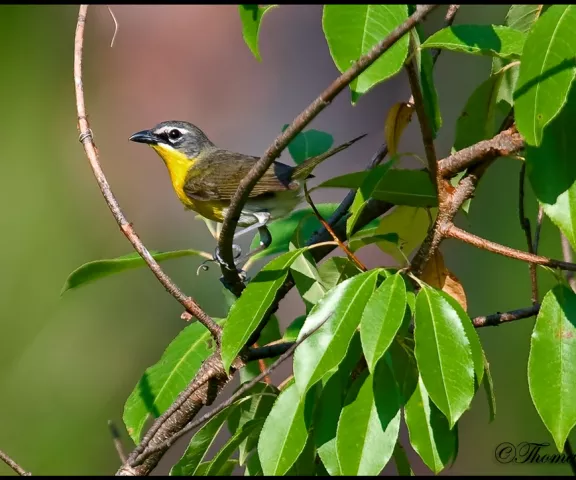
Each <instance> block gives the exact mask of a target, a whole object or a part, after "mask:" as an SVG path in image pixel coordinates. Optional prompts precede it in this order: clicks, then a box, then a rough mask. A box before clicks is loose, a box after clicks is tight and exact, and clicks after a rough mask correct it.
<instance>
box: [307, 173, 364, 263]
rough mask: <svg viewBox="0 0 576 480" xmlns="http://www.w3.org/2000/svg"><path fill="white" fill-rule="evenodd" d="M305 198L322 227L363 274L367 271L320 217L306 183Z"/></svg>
mask: <svg viewBox="0 0 576 480" xmlns="http://www.w3.org/2000/svg"><path fill="white" fill-rule="evenodd" d="M304 196H305V197H306V201H307V202H308V204H309V205H310V207H311V208H312V211H313V212H314V215H316V218H317V219H318V221H319V222H320V223H321V224H322V226H323V227H324V228H325V229H326V231H327V232H328V233H329V234H330V235H331V236H332V238H333V239H334V241H335V242H336V243H337V244H338V246H339V247H340V248H341V249H342V250H343V251H344V253H345V254H346V255H347V256H348V258H349V259H350V260H352V261H353V262H354V263H355V264H356V266H357V267H358V268H359V269H360V270H362V271H363V272H365V271H366V266H365V265H364V264H363V263H362V262H361V261H360V260H358V258H357V257H356V255H354V254H353V253H352V252H351V251H350V249H349V248H348V247H347V246H346V244H345V243H343V242H342V241H341V240H340V239H339V238H338V236H337V235H336V234H335V233H334V230H332V227H331V226H330V225H328V223H327V222H326V220H324V218H323V217H322V215H320V212H319V211H318V209H317V208H316V205H314V202H313V201H312V199H311V198H310V193H309V192H308V187H307V186H306V183H304Z"/></svg>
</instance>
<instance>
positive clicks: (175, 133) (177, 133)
mask: <svg viewBox="0 0 576 480" xmlns="http://www.w3.org/2000/svg"><path fill="white" fill-rule="evenodd" d="M168 136H169V137H170V139H171V140H177V139H178V138H180V137H181V136H182V132H181V131H180V130H177V129H175V128H174V129H173V130H170V131H169V132H168Z"/></svg>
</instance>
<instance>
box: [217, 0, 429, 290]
mask: <svg viewBox="0 0 576 480" xmlns="http://www.w3.org/2000/svg"><path fill="white" fill-rule="evenodd" d="M437 7H438V5H426V6H422V7H421V8H419V9H418V10H417V11H416V12H415V13H414V14H412V15H411V16H410V17H409V18H408V19H407V20H406V21H405V22H404V23H403V24H402V25H400V26H399V27H397V28H396V29H394V30H393V31H392V32H391V33H390V34H389V35H388V36H387V37H386V38H385V39H384V40H382V41H380V42H379V43H378V44H377V45H376V46H374V47H373V48H372V50H370V52H368V53H367V54H366V55H363V56H362V57H360V59H358V61H356V62H355V63H354V64H353V65H352V66H351V67H350V68H349V69H348V70H346V72H344V73H343V74H342V75H341V76H340V77H338V78H337V79H336V80H335V81H334V82H333V83H332V84H331V85H330V86H329V87H328V88H327V89H326V90H324V92H322V93H321V94H320V96H319V97H318V98H317V99H316V100H314V101H313V102H312V103H311V104H310V105H309V106H308V107H307V108H306V109H305V110H304V111H303V112H302V113H301V114H300V115H298V116H297V117H296V118H295V119H294V121H293V122H292V124H291V125H290V126H289V127H288V128H287V129H286V130H285V131H284V132H283V133H282V134H280V135H279V136H278V137H277V138H276V140H274V142H273V143H272V145H271V146H270V147H269V148H268V150H266V152H265V153H264V155H263V156H262V157H261V158H260V159H259V160H258V161H257V162H256V164H255V165H254V166H253V167H252V169H251V170H250V171H249V172H248V175H246V177H244V178H243V179H242V181H241V182H240V184H239V186H238V189H237V190H236V193H235V194H234V197H233V198H232V201H231V203H230V207H229V209H228V211H227V213H226V217H225V219H224V223H223V225H222V230H221V232H220V237H219V240H218V247H219V250H220V254H221V255H222V258H223V260H224V261H225V263H226V264H228V266H229V267H226V266H223V267H222V275H223V277H224V279H225V281H226V283H228V284H230V285H236V284H238V283H239V282H240V277H239V276H238V272H237V271H236V269H235V268H233V265H234V259H233V255H232V238H233V236H234V231H235V230H236V225H237V224H238V219H239V217H240V212H241V210H242V208H243V207H244V204H245V202H246V200H247V198H248V195H249V194H250V192H251V191H252V188H254V186H255V185H256V183H257V182H258V180H259V179H260V178H261V177H262V175H264V173H265V172H266V171H267V170H268V168H269V167H270V165H271V164H272V162H273V161H274V160H275V159H276V158H277V157H278V156H279V155H280V154H281V153H282V151H283V150H284V149H285V148H286V146H287V145H288V144H289V143H290V141H291V140H292V139H293V138H294V137H295V136H296V135H297V134H298V133H299V132H301V131H302V130H303V129H304V128H305V127H306V126H307V125H308V124H309V123H310V122H311V121H312V120H313V119H314V118H315V117H316V116H317V115H318V114H319V113H320V112H321V111H322V110H324V109H325V108H326V107H327V106H328V105H330V103H331V102H332V100H334V98H335V97H336V96H337V95H338V94H339V93H340V92H341V91H342V90H344V89H345V88H346V87H347V86H348V85H349V84H350V82H352V81H353V80H354V79H355V78H357V77H358V76H359V75H360V74H361V73H362V72H364V71H365V70H366V69H367V68H368V67H369V66H370V65H372V64H373V63H374V62H375V61H376V60H377V59H378V58H379V57H380V56H381V55H382V54H383V53H385V52H386V51H387V50H388V49H389V48H390V47H392V46H393V45H394V44H395V43H396V42H397V41H398V40H399V39H400V38H402V37H403V36H404V35H405V34H406V33H408V32H409V31H410V29H412V28H413V27H414V26H415V25H417V24H418V23H419V22H421V21H422V20H424V18H425V17H426V15H427V14H428V13H430V12H431V11H432V10H434V9H435V8H437ZM231 268H232V269H231Z"/></svg>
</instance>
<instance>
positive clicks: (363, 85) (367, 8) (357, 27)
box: [322, 5, 408, 104]
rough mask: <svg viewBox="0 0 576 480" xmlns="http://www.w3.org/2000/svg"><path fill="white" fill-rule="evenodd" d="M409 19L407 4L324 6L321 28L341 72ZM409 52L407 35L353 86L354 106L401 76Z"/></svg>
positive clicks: (351, 84)
mask: <svg viewBox="0 0 576 480" xmlns="http://www.w3.org/2000/svg"><path fill="white" fill-rule="evenodd" d="M407 18H408V9H407V7H406V5H324V13H323V15H322V27H323V30H324V35H325V36H326V41H327V42H328V48H329V49H330V55H332V59H333V60H334V63H335V64H336V67H338V69H339V70H340V71H341V72H344V71H346V70H348V69H349V68H350V67H351V65H352V63H353V62H355V61H356V60H358V59H359V58H360V57H361V56H362V55H364V54H366V53H368V52H369V51H370V50H371V49H372V48H373V47H374V46H375V45H376V44H377V43H378V42H380V41H381V40H383V39H384V38H386V37H387V36H388V35H389V34H390V33H391V32H392V31H393V30H394V29H395V28H396V27H398V26H399V25H401V24H402V23H403V22H404V21H405V20H406V19H407ZM407 53H408V35H404V36H403V37H402V38H401V39H400V40H398V41H397V42H396V43H395V44H394V45H393V46H392V47H391V48H390V49H389V50H388V51H387V52H386V53H384V54H383V55H382V56H381V57H380V58H379V59H378V60H376V61H375V62H374V63H373V64H372V65H371V66H370V67H369V68H367V69H366V70H365V71H364V72H363V73H362V74H361V75H360V76H359V77H358V78H356V79H355V80H353V81H352V83H350V91H351V93H352V103H353V104H354V103H356V101H358V99H359V98H360V96H361V95H363V94H364V93H366V92H367V91H368V90H370V89H371V88H372V87H373V86H374V85H376V84H378V83H380V82H382V81H384V80H386V79H387V78H389V77H391V76H393V75H395V74H396V73H398V71H399V70H400V69H401V68H402V65H403V63H404V60H405V59H406V55H407Z"/></svg>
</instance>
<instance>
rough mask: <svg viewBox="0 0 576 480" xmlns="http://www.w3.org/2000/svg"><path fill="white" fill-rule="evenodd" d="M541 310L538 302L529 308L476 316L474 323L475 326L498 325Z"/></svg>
mask: <svg viewBox="0 0 576 480" xmlns="http://www.w3.org/2000/svg"><path fill="white" fill-rule="evenodd" d="M539 311H540V305H538V304H536V305H532V306H531V307H528V308H521V309H519V310H512V311H511V312H504V313H494V314H492V315H487V316H485V317H476V318H473V319H472V323H473V324H474V327H475V328H482V327H497V326H498V325H501V324H502V323H506V322H513V321H514V320H520V319H522V318H530V317H533V316H534V315H537V314H538V312H539Z"/></svg>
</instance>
